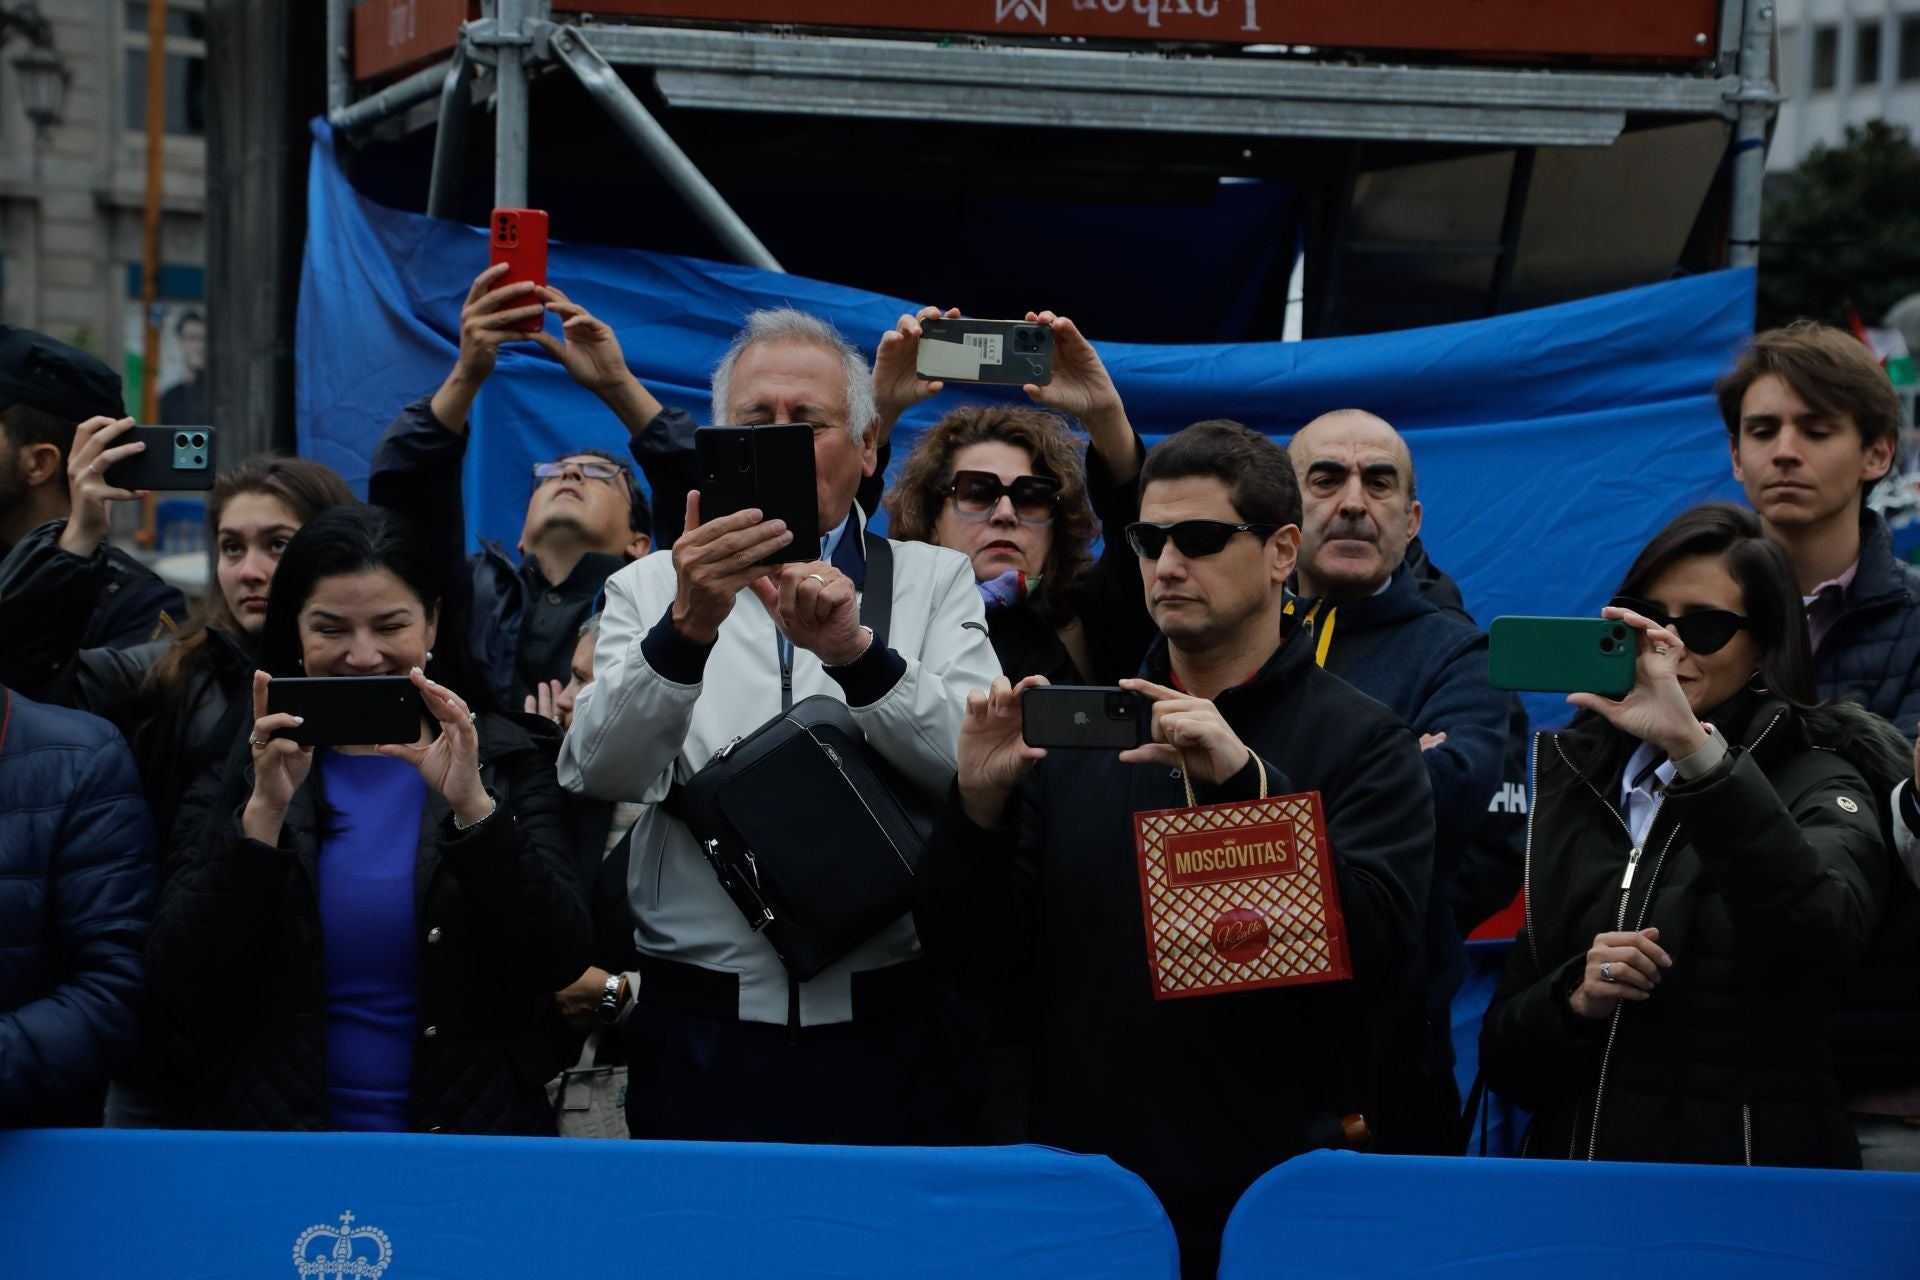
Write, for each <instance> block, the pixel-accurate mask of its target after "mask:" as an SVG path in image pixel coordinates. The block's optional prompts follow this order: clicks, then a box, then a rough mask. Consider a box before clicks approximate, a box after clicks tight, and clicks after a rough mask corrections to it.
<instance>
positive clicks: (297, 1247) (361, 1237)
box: [293, 1210, 393, 1280]
mask: <svg viewBox="0 0 1920 1280" xmlns="http://www.w3.org/2000/svg"><path fill="white" fill-rule="evenodd" d="M392 1261H393V1244H392V1242H391V1241H389V1240H388V1239H387V1233H386V1232H384V1231H382V1230H381V1229H380V1228H378V1227H356V1226H354V1225H353V1212H352V1210H348V1211H347V1212H346V1213H343V1214H341V1215H340V1225H339V1226H337V1227H322V1226H312V1227H308V1228H307V1229H306V1230H305V1231H302V1232H301V1233H300V1238H299V1239H298V1240H295V1241H294V1242H293V1265H294V1266H295V1267H297V1268H299V1271H300V1275H301V1277H302V1280H379V1276H380V1273H381V1272H382V1271H385V1270H386V1269H387V1264H388V1263H390V1262H392Z"/></svg>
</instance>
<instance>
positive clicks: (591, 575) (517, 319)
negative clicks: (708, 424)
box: [367, 263, 691, 710]
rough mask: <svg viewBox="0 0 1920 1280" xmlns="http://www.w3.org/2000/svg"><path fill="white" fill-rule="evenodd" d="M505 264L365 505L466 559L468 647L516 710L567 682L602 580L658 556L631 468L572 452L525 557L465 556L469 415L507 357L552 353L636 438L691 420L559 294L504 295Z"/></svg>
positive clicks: (488, 552)
mask: <svg viewBox="0 0 1920 1280" xmlns="http://www.w3.org/2000/svg"><path fill="white" fill-rule="evenodd" d="M506 271H507V265H506V264H505V263H501V264H499V265H496V266H492V267H489V268H488V269H487V270H485V271H483V272H481V273H480V275H479V276H478V277H476V278H475V279H474V282H473V287H472V288H471V289H470V290H469V291H468V293H467V298H466V304H465V306H464V307H463V308H462V310H461V314H460V355H459V358H458V359H457V360H455V362H454V366H453V370H452V371H451V372H450V373H448V375H447V380H446V381H445V382H444V383H442V384H441V385H440V389H439V390H437V391H435V392H434V393H433V394H432V395H431V396H429V397H426V398H424V399H421V400H416V401H414V402H413V403H412V404H409V405H407V406H406V407H405V408H404V409H402V410H401V411H400V413H399V415H398V416H397V417H395V418H394V420H393V422H392V423H391V424H389V425H388V427H387V429H386V432H385V434H384V435H382V436H381V438H380V444H379V446H378V447H377V448H376V449H375V450H374V454H373V470H372V474H371V476H370V477H369V478H368V481H367V496H368V498H369V500H371V501H373V502H375V503H377V504H379V505H380V506H383V507H386V508H388V509H389V510H391V511H395V512H398V513H399V514H401V515H403V516H405V517H406V518H407V519H408V520H409V521H411V522H412V523H413V524H414V525H415V527H416V528H418V529H419V530H420V532H421V533H423V534H425V535H426V536H427V537H429V538H431V539H433V540H434V541H435V542H437V543H439V544H440V545H441V546H442V547H443V548H444V554H445V555H446V556H447V558H448V563H450V564H459V563H460V562H462V561H464V562H465V565H466V572H465V573H464V574H456V575H455V578H456V582H457V583H458V584H459V585H460V587H462V588H464V591H465V593H466V594H467V596H468V599H467V601H466V617H467V619H468V625H469V637H468V639H469V644H470V647H471V651H472V653H473V655H474V660H475V662H476V664H477V665H478V667H479V669H480V672H481V674H482V675H483V676H484V677H485V679H486V681H487V687H488V690H489V691H490V692H491V693H492V695H493V698H494V701H495V703H496V704H497V705H498V706H500V707H501V708H503V709H506V710H517V709H518V708H519V707H521V706H522V705H523V704H524V703H525V700H526V698H527V697H528V695H529V694H537V691H538V690H539V689H540V688H541V686H543V685H544V684H546V683H547V682H548V681H550V680H562V679H564V678H565V676H566V674H567V670H568V659H569V657H570V656H571V654H572V653H573V646H574V639H575V637H576V636H577V635H578V634H579V630H580V626H581V624H582V623H583V622H585V621H586V619H587V617H588V615H589V614H591V613H592V611H593V602H594V600H595V598H596V597H598V595H599V594H600V587H601V584H602V583H604V582H605V581H606V580H607V576H608V575H609V574H611V573H613V572H614V570H616V569H618V568H620V566H622V565H624V564H626V563H628V562H629V561H631V560H636V559H638V558H640V557H641V556H644V555H646V554H647V553H648V552H649V551H651V550H652V549H653V538H652V535H651V533H650V530H651V528H652V522H651V518H650V513H649V511H648V508H647V503H646V498H645V495H644V494H642V493H641V491H640V486H639V484H638V483H637V482H636V481H635V480H634V478H633V471H632V469H631V468H630V467H629V466H628V465H627V462H626V460H625V459H623V458H621V457H619V456H618V455H616V454H612V453H607V452H605V451H604V450H599V449H575V450H572V451H569V452H568V453H566V454H563V455H562V456H561V457H559V458H555V459H553V460H551V461H547V462H542V463H539V464H536V465H535V467H534V469H533V494H532V497H531V498H530V499H529V501H528V503H527V516H526V521H525V523H524V525H523V526H522V529H521V534H520V546H519V548H518V550H519V553H520V555H519V559H518V561H517V562H516V560H515V559H514V557H513V556H511V555H509V554H508V552H507V550H506V548H504V547H502V546H500V545H498V544H497V543H492V542H487V543H483V544H482V549H481V551H480V552H479V553H478V554H476V555H473V556H468V555H467V554H466V518H465V513H464V508H463V505H462V498H461V483H460V480H461V466H462V463H463V461H464V459H465V457H466V450H467V414H468V412H469V410H471V409H472V407H473V402H474V399H475V398H476V397H477V396H478V395H479V394H480V389H481V388H482V387H483V386H484V385H485V384H486V381H487V378H488V377H489V376H490V375H491V374H492V373H493V368H494V363H495V361H496V360H497V359H498V356H499V351H500V346H501V344H502V343H506V342H524V341H532V342H537V343H539V344H540V345H541V346H542V347H545V348H546V349H547V350H548V351H549V352H550V353H552V355H553V356H554V357H555V358H556V359H557V360H559V361H560V363H561V365H562V366H563V367H564V368H565V369H566V370H567V372H568V373H569V374H570V375H572V377H573V380H574V381H575V382H577V383H579V384H580V385H581V386H583V387H585V388H586V389H587V390H589V391H592V392H593V393H594V394H595V395H596V396H598V397H600V399H601V401H602V402H604V403H605V404H606V406H607V407H608V408H609V409H611V410H612V411H613V413H614V416H615V417H617V418H619V419H620V421H621V423H622V424H623V425H624V426H625V427H626V428H627V431H628V433H629V435H630V437H632V440H633V442H634V443H632V445H631V447H632V448H633V449H634V451H635V454H636V456H638V452H639V445H638V443H637V442H638V439H639V437H640V434H641V433H642V432H643V431H647V430H648V428H649V427H652V428H653V430H654V431H655V432H661V431H670V430H672V429H673V428H674V426H675V424H676V423H678V422H679V421H680V420H682V419H685V420H686V421H687V423H688V426H689V427H690V426H691V419H688V418H687V415H686V414H685V413H683V412H681V411H680V410H678V409H669V408H666V407H664V406H663V405H661V403H660V402H659V401H658V400H656V399H654V397H653V395H652V393H651V392H649V391H648V390H647V389H646V388H645V387H644V386H642V385H641V384H640V381H639V379H637V378H635V377H634V376H633V373H632V371H631V370H630V369H628V368H627V364H626V359H625V357H624V356H623V355H622V353H621V350H620V343H619V340H618V339H617V338H616V337H615V336H614V333H613V330H612V329H611V328H609V327H608V326H607V325H606V324H605V323H604V322H602V321H600V320H598V319H596V318H595V317H594V316H592V315H591V314H589V313H588V312H587V311H586V310H585V309H584V308H582V307H580V306H578V305H577V304H575V303H573V302H572V301H570V300H569V299H568V298H567V296H566V295H565V294H564V293H562V292H561V291H560V290H558V289H556V288H552V287H550V286H546V287H543V286H538V285H535V284H533V283H531V282H528V281H520V282H517V283H514V284H508V285H500V284H498V281H499V279H500V277H501V276H502V275H504V274H505V273H506ZM543 311H552V312H553V313H554V314H555V315H557V316H560V317H561V318H562V321H563V323H562V325H561V334H560V336H559V337H555V336H554V335H553V334H551V333H547V332H544V331H542V332H539V333H532V334H529V333H527V332H526V331H524V330H523V329H521V328H520V327H519V325H520V324H521V323H523V322H524V321H526V320H527V319H529V318H530V317H533V316H538V315H540V314H541V313H542V312H543Z"/></svg>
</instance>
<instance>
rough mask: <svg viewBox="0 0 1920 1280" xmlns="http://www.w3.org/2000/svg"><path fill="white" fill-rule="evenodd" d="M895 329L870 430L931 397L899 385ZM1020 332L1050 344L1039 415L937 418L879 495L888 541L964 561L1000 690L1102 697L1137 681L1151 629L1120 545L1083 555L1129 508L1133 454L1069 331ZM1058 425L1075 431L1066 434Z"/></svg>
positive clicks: (901, 330)
mask: <svg viewBox="0 0 1920 1280" xmlns="http://www.w3.org/2000/svg"><path fill="white" fill-rule="evenodd" d="M938 314H939V313H938V312H937V311H936V310H934V309H933V308H928V309H927V310H925V311H923V312H921V313H920V314H919V315H917V316H902V317H901V318H900V324H899V326H898V328H896V329H895V330H893V331H891V332H889V333H888V334H887V336H886V338H885V339H884V340H883V341H882V342H881V346H880V351H879V354H878V355H877V356H876V358H875V361H874V385H875V391H876V393H877V398H878V399H879V400H880V402H881V406H880V407H881V420H882V421H883V422H891V421H893V420H894V419H895V418H897V417H898V415H899V412H900V411H901V409H903V408H905V407H906V406H908V405H910V404H912V403H914V402H915V401H917V400H920V399H924V398H925V397H927V396H930V395H933V394H935V393H937V392H938V391H939V390H940V389H941V384H940V383H939V382H930V381H925V380H921V379H919V378H918V377H917V376H915V375H914V374H913V365H914V351H915V348H917V346H918V345H919V337H920V324H919V322H920V321H921V320H922V319H925V318H927V317H930V316H934V315H938ZM1027 319H1028V320H1029V321H1031V322H1033V323H1037V324H1047V325H1050V326H1051V327H1052V328H1053V331H1054V350H1055V357H1054V378H1053V381H1052V382H1051V383H1049V384H1048V385H1047V386H1044V387H1041V386H1029V387H1027V388H1026V391H1027V394H1028V395H1029V396H1030V397H1032V398H1033V399H1034V400H1036V401H1038V402H1039V403H1040V404H1042V405H1045V406H1046V408H1029V407H1027V406H1025V405H1009V404H970V405H963V406H961V407H960V408H957V409H955V410H954V411H953V412H951V413H949V414H947V416H946V417H944V418H942V419H941V420H940V421H939V422H938V423H937V424H935V425H934V426H933V427H932V428H931V429H930V430H928V431H927V432H926V433H925V434H924V435H923V436H921V438H920V440H919V442H918V443H917V444H916V445H915V446H914V450H913V453H912V454H911V455H909V456H908V458H907V460H906V462H905V463H904V464H902V466H901V469H900V476H899V479H898V481H897V482H896V483H895V484H894V487H893V490H892V492H891V493H889V494H888V495H887V499H886V502H885V507H886V511H887V514H888V517H889V519H890V520H891V522H892V523H891V527H890V530H889V533H890V536H892V537H894V538H898V539H901V540H904V541H909V542H930V543H933V544H934V545H935V546H941V547H948V548H951V549H953V550H955V551H958V552H961V553H962V554H963V555H965V556H966V557H967V558H968V559H969V560H971V561H972V562H973V571H974V577H975V579H976V580H977V582H978V584H979V587H980V594H981V597H982V598H983V600H984V601H985V603H986V608H987V628H988V637H989V639H990V640H991V641H992V642H993V650H994V653H995V654H996V655H997V656H998V657H999V659H1000V665H1001V668H1002V669H1003V670H1005V672H1006V673H1007V675H1008V676H1009V677H1011V678H1012V679H1015V680H1018V679H1020V678H1021V677H1023V676H1029V675H1044V676H1046V677H1047V678H1048V679H1049V680H1050V681H1052V682H1053V683H1055V684H1084V683H1088V682H1093V683H1102V684H1111V683H1113V682H1115V681H1117V680H1119V679H1121V678H1122V677H1124V676H1131V675H1134V674H1136V673H1137V672H1138V670H1139V667H1140V659H1141V656H1142V655H1143V654H1144V653H1145V652H1146V648H1147V645H1148V643H1149V642H1150V641H1151V640H1152V632H1153V622H1152V619H1151V618H1150V617H1149V616H1148V615H1147V611H1146V606H1145V603H1144V601H1143V600H1142V598H1141V592H1140V582H1139V573H1138V570H1137V568H1136V566H1135V564H1134V559H1133V556H1132V555H1131V554H1130V553H1129V552H1128V551H1127V548H1126V542H1125V539H1123V538H1120V537H1118V536H1110V537H1109V538H1108V539H1107V545H1106V549H1105V551H1104V553H1103V554H1102V556H1101V559H1100V561H1099V562H1098V563H1096V562H1095V561H1094V559H1093V556H1092V553H1091V546H1092V542H1093V539H1094V536H1095V533H1096V530H1097V528H1100V527H1104V528H1106V529H1109V530H1113V531H1115V533H1116V535H1117V532H1118V531H1119V530H1121V529H1124V528H1125V527H1126V525H1127V523H1128V522H1129V521H1131V520H1132V519H1133V516H1134V513H1135V511H1136V510H1137V508H1138V504H1139V498H1138V495H1137V493H1136V486H1135V478H1136V477H1137V475H1138V474H1139V470H1140V460H1141V457H1142V456H1143V454H1144V450H1143V448H1142V447H1141V444H1140V440H1139V437H1138V436H1136V435H1135V434H1134V431H1133V427H1132V426H1131V425H1130V424H1129V423H1128V421H1127V416H1126V410H1125V408H1124V407H1123V406H1122V405H1121V403H1120V396H1119V393H1118V392H1117V391H1116V390H1115V389H1114V386H1113V380H1112V379H1111V378H1109V377H1108V376H1107V370H1106V367H1105V366H1104V365H1103V364H1101V362H1100V357H1099V355H1098V354H1096V353H1095V351H1094V349H1093V345H1092V344H1091V343H1089V342H1088V341H1087V340H1086V339H1085V338H1084V337H1082V336H1081V334H1080V331H1079V330H1078V329H1077V328H1075V327H1074V324H1073V322H1072V321H1071V320H1068V319H1067V318H1066V317H1064V316H1055V315H1054V314H1053V313H1051V312H1039V313H1037V314H1034V313H1030V314H1029V315H1028V316H1027ZM1062 414H1071V415H1072V416H1073V417H1074V418H1077V419H1079V421H1080V422H1081V423H1083V424H1084V425H1085V427H1086V431H1087V438H1088V440H1089V441H1090V447H1089V448H1088V449H1087V455H1086V460H1085V463H1084V464H1083V463H1082V460H1081V447H1082V446H1081V443H1080V438H1079V435H1078V433H1077V432H1076V431H1075V430H1074V429H1073V426H1072V424H1071V423H1070V422H1069V421H1068V420H1067V419H1066V418H1064V417H1062V416H1061V415H1062Z"/></svg>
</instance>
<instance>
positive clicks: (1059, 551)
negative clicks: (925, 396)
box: [883, 404, 1094, 624]
mask: <svg viewBox="0 0 1920 1280" xmlns="http://www.w3.org/2000/svg"><path fill="white" fill-rule="evenodd" d="M995 441H997V442H999V443H1002V444H1009V445H1012V446H1013V447H1014V448H1016V449H1024V450H1026V451H1027V453H1028V455H1029V456H1030V457H1032V459H1033V470H1034V473H1035V474H1036V475H1043V476H1047V477H1049V478H1051V479H1054V480H1058V481H1059V482H1060V494H1059V502H1058V505H1057V506H1056V508H1055V513H1054V519H1053V545H1052V548H1051V549H1050V550H1049V551H1048V552H1047V562H1046V565H1045V566H1044V567H1043V568H1042V570H1041V575H1042V579H1043V581H1042V582H1041V591H1042V595H1041V597H1040V601H1039V603H1040V604H1041V606H1042V607H1043V608H1045V609H1046V610H1047V612H1048V616H1049V618H1050V619H1051V620H1052V621H1053V622H1055V623H1056V624H1061V623H1064V622H1066V621H1068V620H1069V619H1070V618H1071V616H1072V611H1071V606H1072V597H1073V592H1074V590H1075V588H1077V587H1078V586H1079V585H1080V580H1081V579H1082V578H1084V577H1085V576H1086V573H1087V570H1088V569H1089V568H1091V567H1092V565H1093V557H1092V555H1091V554H1089V553H1088V551H1087V544H1089V543H1090V542H1092V541H1093V524H1094V521H1093V507H1092V505H1091V504H1090V503H1089V502H1088V500H1087V476H1086V471H1085V469H1084V467H1083V466H1082V464H1081V461H1080V450H1081V444H1080V441H1078V440H1077V439H1075V437H1074V434H1073V429H1072V427H1071V426H1069V425H1068V423H1067V421H1066V420H1065V419H1064V418H1061V417H1060V416H1058V415H1057V414H1052V413H1048V412H1046V411H1044V410H1041V409H1029V408H1025V407H1023V406H1019V405H998V404H970V405H963V406H961V407H960V408H958V409H955V410H954V411H953V412H952V413H949V414H948V415H947V416H946V417H944V418H942V419H940V421H939V422H938V423H936V424H934V426H933V427H932V428H931V429H930V430H929V431H927V433H926V434H925V435H923V436H921V437H920V442H919V443H918V444H916V445H915V446H914V447H913V452H912V453H911V454H909V455H907V460H906V461H905V462H904V463H902V464H901V467H900V477H899V479H898V480H896V481H895V482H894V486H893V491H892V492H891V493H889V494H888V495H887V499H886V502H885V503H884V504H883V505H884V506H885V507H886V509H887V514H888V516H889V517H890V518H891V521H892V530H891V532H892V536H894V537H895V538H898V539H900V540H901V541H903V542H932V541H933V540H934V529H935V527H936V525H937V524H938V522H939V519H940V509H941V507H942V506H944V505H945V504H946V500H947V499H946V495H945V494H944V493H943V492H942V490H944V489H946V488H947V487H948V486H949V485H951V484H952V483H953V458H954V455H955V454H957V453H959V452H960V451H961V450H962V449H965V448H967V447H968V446H969V445H976V444H986V443H989V442H995Z"/></svg>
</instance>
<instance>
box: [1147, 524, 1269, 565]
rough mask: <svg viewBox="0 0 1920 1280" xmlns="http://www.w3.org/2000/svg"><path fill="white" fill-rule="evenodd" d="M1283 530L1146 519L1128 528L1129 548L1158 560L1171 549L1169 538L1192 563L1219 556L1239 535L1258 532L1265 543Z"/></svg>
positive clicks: (1264, 525) (1267, 526) (1254, 526)
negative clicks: (1236, 535) (1206, 557)
mask: <svg viewBox="0 0 1920 1280" xmlns="http://www.w3.org/2000/svg"><path fill="white" fill-rule="evenodd" d="M1279 528H1280V526H1279V525H1277V524H1228V523H1227V522H1226V521H1225V520H1182V521H1180V522H1179V523H1178V524H1149V523H1147V522H1146V521H1144V520H1142V521H1139V522H1138V523H1135V524H1130V525H1128V526H1127V545H1128V546H1130V547H1132V548H1133V554H1135V555H1136V556H1139V557H1140V558H1141V559H1142V560H1158V559H1159V558H1160V553H1161V552H1162V551H1165V550H1166V549H1167V539H1168V538H1172V539H1173V545H1174V546H1175V547H1177V548H1178V549H1179V551H1180V554H1181V555H1183V556H1186V557H1187V558H1188V559H1189V560H1193V559H1198V558H1199V557H1201V556H1211V555H1218V554H1219V553H1220V551H1221V549H1222V548H1224V547H1225V546H1226V545H1227V543H1228V542H1230V541H1231V540H1232V539H1233V535H1234V534H1236V533H1254V534H1258V535H1260V538H1261V540H1262V541H1265V540H1266V539H1267V538H1269V537H1271V536H1272V535H1273V534H1274V533H1275V531H1277V530H1278V529H1279Z"/></svg>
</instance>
